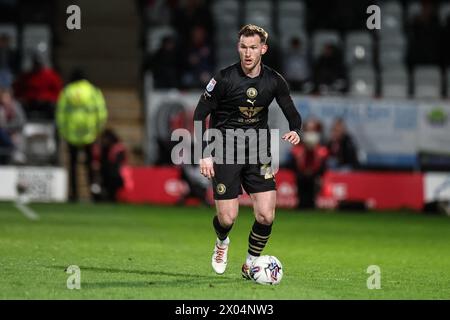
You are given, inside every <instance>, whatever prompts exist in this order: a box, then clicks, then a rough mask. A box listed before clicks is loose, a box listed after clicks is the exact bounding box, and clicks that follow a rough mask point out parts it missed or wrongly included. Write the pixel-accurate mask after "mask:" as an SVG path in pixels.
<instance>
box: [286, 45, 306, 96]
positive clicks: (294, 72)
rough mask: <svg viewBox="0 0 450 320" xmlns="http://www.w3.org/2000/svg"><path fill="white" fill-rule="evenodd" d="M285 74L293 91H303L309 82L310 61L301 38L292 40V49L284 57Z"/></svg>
mask: <svg viewBox="0 0 450 320" xmlns="http://www.w3.org/2000/svg"><path fill="white" fill-rule="evenodd" d="M283 60H284V65H283V72H284V76H285V78H286V80H287V81H288V82H289V85H290V87H291V89H292V90H299V91H300V90H302V89H303V86H304V84H305V83H306V82H307V81H308V80H309V77H310V71H309V61H308V57H307V54H306V50H304V48H303V44H302V41H301V40H300V38H297V37H294V38H292V39H291V42H290V48H289V50H288V51H287V52H286V54H285V55H284V59H283Z"/></svg>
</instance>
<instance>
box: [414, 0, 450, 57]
mask: <svg viewBox="0 0 450 320" xmlns="http://www.w3.org/2000/svg"><path fill="white" fill-rule="evenodd" d="M440 35H441V27H440V25H439V19H438V16H437V12H436V8H435V5H434V4H433V3H432V1H430V0H423V1H422V6H421V11H420V13H419V14H418V15H417V16H415V17H414V18H413V20H412V23H411V26H410V29H409V36H408V38H409V39H408V40H409V41H408V63H409V64H410V66H414V65H416V64H439V63H440V62H441V60H440V58H441V42H440ZM445 41H448V39H445Z"/></svg>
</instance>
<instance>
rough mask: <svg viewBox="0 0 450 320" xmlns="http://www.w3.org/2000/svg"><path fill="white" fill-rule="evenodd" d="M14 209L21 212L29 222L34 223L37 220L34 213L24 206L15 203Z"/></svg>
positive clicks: (36, 215) (37, 217)
mask: <svg viewBox="0 0 450 320" xmlns="http://www.w3.org/2000/svg"><path fill="white" fill-rule="evenodd" d="M15 207H16V208H17V209H18V210H19V211H20V212H22V214H23V215H24V216H25V217H27V218H28V219H30V220H33V221H36V220H39V215H38V214H37V213H36V212H34V210H33V209H31V208H30V207H28V206H27V205H26V204H23V203H20V202H16V204H15Z"/></svg>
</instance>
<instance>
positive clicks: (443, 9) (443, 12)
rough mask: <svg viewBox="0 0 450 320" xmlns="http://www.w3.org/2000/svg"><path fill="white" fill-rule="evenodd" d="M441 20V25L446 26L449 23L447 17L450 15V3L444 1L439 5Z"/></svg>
mask: <svg viewBox="0 0 450 320" xmlns="http://www.w3.org/2000/svg"><path fill="white" fill-rule="evenodd" d="M438 12H439V20H440V21H441V25H443V26H445V24H446V23H447V17H448V16H450V3H442V4H441V5H440V7H439V10H438Z"/></svg>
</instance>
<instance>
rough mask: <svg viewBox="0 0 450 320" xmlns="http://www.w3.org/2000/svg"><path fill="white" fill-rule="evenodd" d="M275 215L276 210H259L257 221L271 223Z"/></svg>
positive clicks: (265, 223) (256, 216)
mask: <svg viewBox="0 0 450 320" xmlns="http://www.w3.org/2000/svg"><path fill="white" fill-rule="evenodd" d="M274 217H275V216H274V211H273V210H269V209H267V210H258V212H256V215H255V218H256V221H258V222H259V223H261V224H264V225H271V224H272V223H273V220H274Z"/></svg>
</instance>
